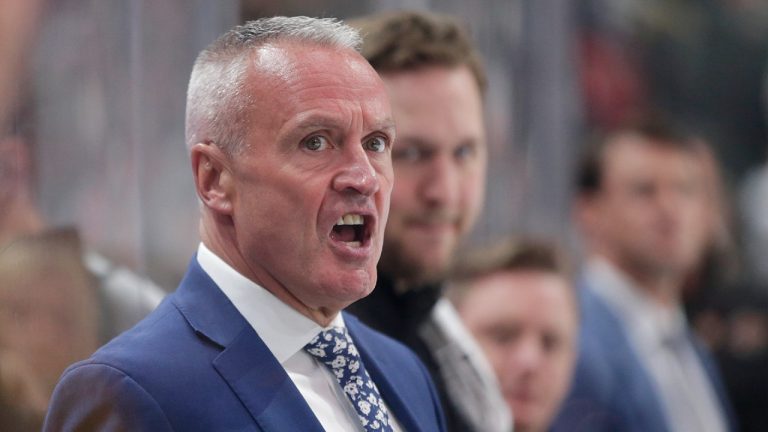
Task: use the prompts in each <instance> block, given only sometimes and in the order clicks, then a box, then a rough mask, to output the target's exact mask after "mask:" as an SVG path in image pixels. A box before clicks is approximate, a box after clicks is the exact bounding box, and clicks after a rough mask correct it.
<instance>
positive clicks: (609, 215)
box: [579, 135, 709, 303]
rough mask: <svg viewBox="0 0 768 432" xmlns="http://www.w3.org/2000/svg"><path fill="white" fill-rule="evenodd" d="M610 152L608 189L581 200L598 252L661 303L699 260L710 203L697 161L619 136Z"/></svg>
mask: <svg viewBox="0 0 768 432" xmlns="http://www.w3.org/2000/svg"><path fill="white" fill-rule="evenodd" d="M614 139H615V140H616V142H615V143H614V144H612V145H611V146H609V147H608V148H607V149H606V153H605V155H604V159H603V167H604V176H603V182H602V187H601V188H600V190H599V191H598V192H597V193H596V194H595V195H594V196H592V197H590V198H587V199H582V201H581V203H580V209H579V211H580V218H581V222H582V225H583V226H584V228H585V230H586V232H587V234H588V237H589V239H590V241H591V244H592V247H593V249H594V251H595V252H596V253H597V254H599V255H601V256H604V257H606V258H607V259H608V260H609V261H610V262H612V263H614V265H617V266H618V267H619V268H620V269H622V270H623V271H624V272H625V273H627V274H628V275H630V276H631V277H632V278H633V279H635V280H636V281H637V282H638V285H640V286H642V287H644V288H645V289H647V290H648V291H649V292H650V293H651V294H652V295H653V296H655V297H656V298H657V300H659V301H661V302H663V303H669V302H674V299H675V298H677V296H678V293H677V290H678V289H679V286H680V283H681V280H682V278H683V277H684V276H685V274H687V272H689V271H690V270H691V268H692V267H693V266H695V264H696V262H698V260H699V259H700V255H701V252H702V249H703V247H704V243H705V242H706V238H707V236H708V226H707V224H708V219H707V218H706V217H705V214H706V213H707V211H708V208H709V207H708V201H707V196H706V192H705V189H704V185H703V178H702V172H701V166H700V165H699V162H698V159H697V156H696V155H695V154H694V153H686V152H685V151H682V150H678V149H672V148H668V147H662V146H659V145H655V144H654V143H653V142H650V143H649V142H648V141H647V139H646V138H642V137H639V136H635V135H621V136H618V137H616V138H614Z"/></svg>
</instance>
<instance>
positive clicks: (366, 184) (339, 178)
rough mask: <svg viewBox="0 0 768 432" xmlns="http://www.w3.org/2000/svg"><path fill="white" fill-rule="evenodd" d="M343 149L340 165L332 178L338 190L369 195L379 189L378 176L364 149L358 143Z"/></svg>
mask: <svg viewBox="0 0 768 432" xmlns="http://www.w3.org/2000/svg"><path fill="white" fill-rule="evenodd" d="M348 149H349V150H345V152H344V159H343V162H342V167H341V169H340V171H339V173H338V174H337V175H336V176H335V177H334V179H333V189H334V190H336V191H338V192H346V191H354V192H356V193H359V194H361V195H364V196H371V195H373V194H375V193H376V192H378V190H379V177H378V174H377V172H376V169H375V168H374V167H373V165H372V164H371V161H370V159H369V158H368V154H367V153H366V151H365V150H364V149H363V148H362V147H361V146H360V145H359V144H358V145H356V146H348Z"/></svg>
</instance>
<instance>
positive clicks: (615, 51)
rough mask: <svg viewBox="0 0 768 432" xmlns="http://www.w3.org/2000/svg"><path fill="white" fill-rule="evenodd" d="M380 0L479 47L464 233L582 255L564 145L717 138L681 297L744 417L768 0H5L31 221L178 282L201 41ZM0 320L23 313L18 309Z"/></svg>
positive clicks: (6, 82) (762, 343) (762, 169)
mask: <svg viewBox="0 0 768 432" xmlns="http://www.w3.org/2000/svg"><path fill="white" fill-rule="evenodd" d="M389 9H421V10H431V11H437V12H444V13H448V14H453V15H457V16H459V17H461V19H462V20H463V21H464V22H465V23H466V25H467V26H468V28H469V29H470V32H471V34H472V36H473V38H474V40H475V41H476V43H477V45H478V47H479V49H480V51H481V52H482V53H483V55H484V59H485V61H486V65H487V68H488V74H489V89H490V91H489V93H488V95H487V100H486V107H487V122H488V124H487V127H488V131H489V135H488V137H489V147H490V159H489V160H490V165H489V181H488V196H487V198H486V205H485V211H484V213H483V214H482V216H481V220H480V222H479V224H478V228H477V230H476V232H475V233H474V235H473V237H472V243H473V244H474V245H483V244H486V243H488V242H490V241H491V240H494V239H497V238H499V237H504V236H508V235H512V234H520V233H528V234H538V235H546V236H552V237H554V238H557V239H559V240H560V241H561V242H563V243H565V244H567V245H568V246H569V247H570V249H571V250H572V252H573V254H574V256H575V258H576V259H578V258H579V253H578V251H579V250H580V249H579V239H578V238H576V235H575V234H574V230H573V228H572V222H571V184H572V172H573V168H574V165H575V163H576V160H577V155H578V154H579V152H580V150H581V146H582V145H583V143H584V141H585V138H586V137H587V136H588V135H589V134H590V133H591V132H593V131H594V130H597V129H603V128H608V127H611V126H613V125H616V124H618V123H620V122H622V121H623V120H626V119H627V118H628V117H629V116H631V115H632V114H633V113H635V112H637V111H648V110H652V111H656V112H659V113H662V114H664V115H666V116H668V117H669V118H671V119H673V120H674V121H675V122H676V123H678V124H680V125H683V126H684V127H686V128H689V129H690V130H693V131H696V132H697V133H698V134H700V135H701V136H702V138H704V139H705V140H706V141H708V142H709V143H710V144H711V145H712V146H713V148H714V151H715V158H714V159H715V160H714V163H715V164H716V169H717V171H719V172H720V173H721V175H720V177H721V179H719V181H721V182H722V185H721V186H722V203H721V207H722V208H719V209H717V210H713V211H718V212H721V213H722V220H723V224H722V225H723V226H722V230H721V233H720V234H719V237H718V238H717V239H716V241H715V240H713V254H712V255H713V258H712V259H713V264H712V265H711V266H707V267H705V268H704V269H703V273H704V274H706V277H700V278H699V279H700V282H701V281H703V282H701V283H692V288H691V290H689V292H688V302H687V305H688V308H689V312H690V313H691V319H692V321H693V322H694V324H695V325H696V326H697V328H698V329H700V331H701V332H702V334H703V336H704V337H705V339H706V340H707V341H708V342H709V343H710V346H711V347H712V348H713V349H714V351H715V352H716V353H717V354H718V355H719V358H720V360H721V365H722V367H723V368H724V369H725V371H724V373H725V375H726V378H727V380H728V384H729V387H731V389H732V390H733V392H734V394H737V396H736V397H738V398H745V400H747V402H745V403H744V404H746V405H744V404H742V405H741V406H746V407H747V408H743V410H744V412H743V413H741V414H742V417H745V418H746V419H747V422H749V416H750V415H758V414H755V413H756V412H757V411H761V410H762V411H768V378H766V375H765V374H763V375H760V373H759V372H754V371H764V370H766V369H768V318H766V316H768V302H766V297H767V296H768V288H766V287H768V259H765V257H766V256H767V255H768V169H767V168H766V165H765V161H766V144H767V143H768V135H767V134H766V119H768V116H767V115H766V66H768V1H765V0H571V1H568V0H560V1H558V0H485V1H476V0H469V1H468V0H461V1H459V0H443V1H428V0H376V1H373V0H355V1H352V0H314V1H312V2H307V1H299V0H280V1H277V0H275V1H257V0H242V1H237V0H217V1H208V0H164V1H148V0H121V1H96V0H56V1H48V2H45V1H42V0H34V1H30V0H4V1H3V2H2V3H0V24H5V25H0V27H2V28H3V30H2V31H3V32H4V33H3V34H0V55H2V57H0V65H2V66H0V120H2V124H3V130H2V132H3V136H5V135H13V133H14V132H18V131H26V133H29V135H30V136H33V137H34V138H33V139H29V141H30V142H31V143H32V144H31V145H28V146H27V147H26V148H27V149H28V151H27V153H26V154H28V157H27V158H26V159H25V160H26V161H27V162H26V163H25V164H24V166H25V167H27V169H26V172H27V173H28V174H29V179H30V190H29V195H30V197H31V200H32V201H33V203H34V205H35V206H36V207H37V209H38V210H39V215H38V216H39V219H40V220H39V224H40V225H41V226H46V227H69V229H71V231H72V232H73V233H74V237H73V240H72V241H74V242H75V243H76V244H77V247H78V248H80V249H82V252H83V253H88V252H98V253H99V257H100V258H102V259H104V260H106V261H107V262H108V263H110V265H113V266H117V267H120V268H124V269H125V270H126V271H130V272H131V273H134V274H136V275H144V276H146V278H147V279H149V280H152V281H153V282H154V283H155V284H157V285H158V286H160V287H161V288H162V289H163V290H165V291H171V290H173V289H174V288H175V286H176V284H177V283H178V281H179V280H180V278H181V276H182V274H183V271H184V270H185V268H186V264H187V262H188V261H189V259H190V258H191V257H192V255H193V253H194V251H195V248H196V246H197V243H198V241H199V239H198V235H197V206H198V204H197V200H196V197H195V194H194V190H193V187H192V182H191V180H192V178H191V175H190V168H189V161H188V159H187V156H186V152H185V147H184V106H185V89H186V84H187V79H188V75H189V72H190V70H191V66H192V62H193V61H194V58H195V56H196V54H197V53H198V52H199V50H200V49H202V48H203V47H204V46H205V45H207V44H208V43H210V42H211V41H213V39H215V37H216V36H217V35H219V34H221V33H222V32H224V31H225V30H227V29H228V28H230V27H231V26H233V25H235V24H237V23H240V22H242V21H244V20H247V19H254V18H258V17H261V16H271V15H311V16H333V17H339V18H342V19H344V18H351V17H355V16H358V15H361V14H366V13H370V12H376V11H382V10H389ZM8 154H10V153H4V154H3V157H4V158H6V159H7V155H8ZM13 154H18V152H17V153H13ZM2 169H3V165H0V179H4V177H2ZM3 183H4V184H3V185H0V188H3V189H5V188H6V185H7V184H9V183H8V181H6V180H4V181H3ZM4 192H5V191H2V190H0V217H2V216H3V213H4V209H3V208H2V206H3V197H4ZM36 217H37V216H36ZM27 221H29V219H27ZM0 247H2V246H0ZM10 249H11V248H10V247H7V246H6V247H4V249H1V250H2V252H0V258H2V257H3V255H5V256H6V257H8V251H9V250H10ZM45 250H46V251H48V252H49V253H55V251H56V249H55V248H54V247H51V248H46V249H45ZM78 253H80V250H79V249H78ZM60 261H62V260H60ZM0 264H2V263H0ZM20 265H21V264H19V263H17V262H16V261H14V262H12V263H10V264H8V266H10V268H13V269H16V270H19V269H20V268H22V267H20ZM79 270H81V269H73V268H70V269H69V270H67V272H68V273H66V274H67V275H68V276H69V277H79V276H77V271H79ZM19 271H20V270H19ZM40 271H41V270H34V269H32V268H30V270H28V271H27V272H26V273H25V272H22V275H25V274H26V275H31V274H38V273H39V272H40ZM707 272H710V273H711V274H710V273H707ZM14 277H18V275H16V276H14ZM56 280H61V279H60V278H58V279H56ZM0 285H2V283H0ZM2 289H3V287H2V286H0V291H2ZM26 289H31V288H26ZM137 295H138V294H137ZM3 298H4V297H3ZM57 298H60V299H61V301H62V302H64V303H71V302H72V301H73V300H71V299H73V298H74V297H73V296H69V295H67V296H62V295H59V297H57ZM36 302H37V300H36ZM11 304H12V303H11ZM35 304H38V303H35ZM87 307H89V306H88V304H87V301H85V300H84V301H81V302H79V303H78V308H80V309H78V310H80V312H78V311H74V312H73V316H83V314H84V313H85V312H82V308H87ZM91 307H92V306H91ZM51 308H52V309H56V308H57V304H53V305H51ZM5 309H8V307H7V306H6V307H5ZM4 313H5V314H11V315H12V316H13V317H14V318H13V319H10V321H13V320H17V319H18V313H19V312H18V309H13V310H11V311H10V312H4ZM6 321H7V320H2V321H0V323H2V322H6ZM14 322H16V321H14ZM33 322H36V321H34V320H33ZM52 325H55V324H52ZM81 327H87V326H85V325H83V326H81ZM30 331H32V330H30ZM35 331H43V330H39V329H37V327H35ZM81 331H86V332H87V331H93V330H89V329H87V328H84V329H81ZM0 332H2V329H0ZM95 343H96V342H93V343H91V344H90V345H88V344H85V346H83V347H82V350H81V352H80V355H81V356H82V357H85V356H87V355H88V354H89V352H88V350H89V349H91V350H92V346H94V344H95ZM83 353H84V354H83ZM77 355H78V354H72V356H74V357H73V358H75V359H76V358H77ZM72 356H70V357H72ZM68 359H71V358H69V357H68ZM0 361H2V357H0ZM20 363H24V362H23V361H21V362H20ZM6 364H12V362H11V363H6ZM745 365H746V366H745ZM21 367H22V368H24V366H23V365H22V366H21ZM41 367H43V366H41ZM54 367H55V366H54ZM6 368H7V366H6ZM729 368H730V369H729ZM750 371H752V372H750ZM750 373H751V374H750ZM2 377H3V373H0V379H2ZM755 377H758V381H755ZM760 380H763V381H760ZM32 393H34V391H32ZM36 398H37V399H40V398H42V399H44V398H45V395H41V396H35V395H34V394H32V395H31V396H30V399H32V400H37V399H36ZM1 404H2V401H0V405H1ZM39 404H44V402H39V403H38V405H39ZM750 410H751V411H750ZM764 416H765V414H764V413H763V418H764ZM756 421H758V420H756ZM754 424H757V423H754ZM755 430H757V429H755Z"/></svg>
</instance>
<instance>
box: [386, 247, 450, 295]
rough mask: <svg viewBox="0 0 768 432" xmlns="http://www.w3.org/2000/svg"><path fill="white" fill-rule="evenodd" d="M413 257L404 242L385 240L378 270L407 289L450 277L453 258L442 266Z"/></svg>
mask: <svg viewBox="0 0 768 432" xmlns="http://www.w3.org/2000/svg"><path fill="white" fill-rule="evenodd" d="M413 255H414V254H411V253H410V252H409V250H408V249H407V248H406V247H405V245H404V242H402V241H400V240H397V239H387V238H385V239H384V247H383V249H382V252H381V259H380V260H379V265H378V269H379V271H380V272H381V273H384V274H386V275H387V276H388V277H390V278H391V279H393V280H395V281H399V282H402V283H403V284H404V285H405V286H406V287H407V289H412V288H418V287H420V286H424V285H429V284H434V283H438V282H442V281H443V280H445V279H446V278H447V277H448V273H449V270H450V268H451V264H452V263H453V258H450V259H448V260H446V262H444V263H442V264H438V265H429V264H427V263H425V262H424V261H423V260H422V259H421V257H418V256H413ZM452 255H453V253H452Z"/></svg>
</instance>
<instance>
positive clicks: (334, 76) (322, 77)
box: [249, 41, 383, 87]
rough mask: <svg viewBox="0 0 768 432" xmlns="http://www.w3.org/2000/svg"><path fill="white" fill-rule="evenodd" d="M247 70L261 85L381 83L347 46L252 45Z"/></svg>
mask: <svg viewBox="0 0 768 432" xmlns="http://www.w3.org/2000/svg"><path fill="white" fill-rule="evenodd" d="M249 66H250V67H249V72H250V74H251V76H252V78H254V79H255V80H257V82H258V81H260V82H261V83H263V84H268V82H269V81H273V82H274V83H275V84H285V85H288V86H297V85H300V84H303V83H307V84H309V83H313V82H314V81H317V84H318V85H323V84H325V85H329V84H346V85H348V86H371V87H377V86H382V85H383V84H382V83H381V79H380V78H379V76H378V74H377V73H376V72H375V71H374V70H373V68H372V67H371V66H370V65H369V64H368V62H367V61H366V60H365V59H364V58H363V57H362V56H361V55H360V54H359V53H358V52H357V51H354V50H352V49H349V48H339V47H332V46H327V45H322V44H315V43H299V42H293V41H277V42H270V43H267V44H264V45H261V46H259V47H257V48H255V49H254V50H253V51H252V53H251V56H250V65H249Z"/></svg>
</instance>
